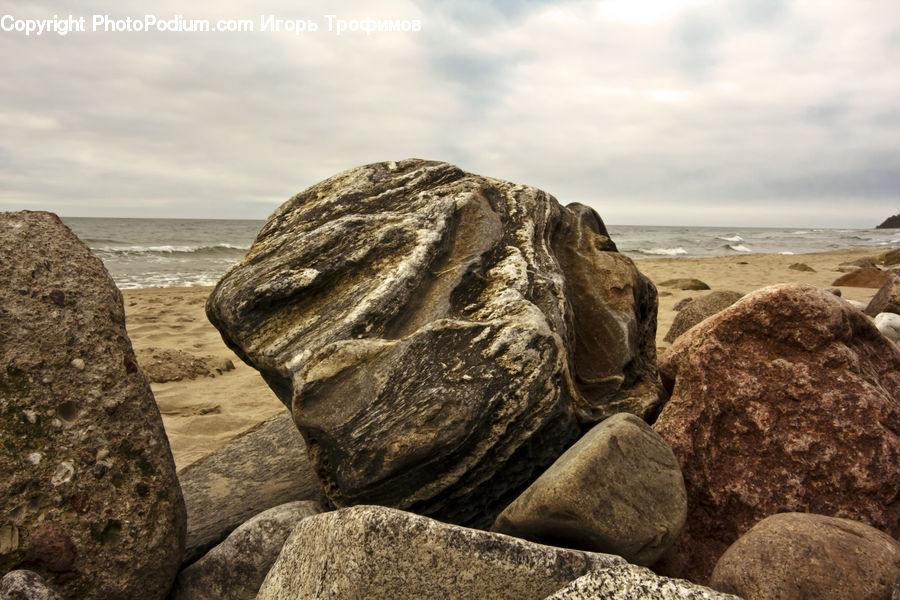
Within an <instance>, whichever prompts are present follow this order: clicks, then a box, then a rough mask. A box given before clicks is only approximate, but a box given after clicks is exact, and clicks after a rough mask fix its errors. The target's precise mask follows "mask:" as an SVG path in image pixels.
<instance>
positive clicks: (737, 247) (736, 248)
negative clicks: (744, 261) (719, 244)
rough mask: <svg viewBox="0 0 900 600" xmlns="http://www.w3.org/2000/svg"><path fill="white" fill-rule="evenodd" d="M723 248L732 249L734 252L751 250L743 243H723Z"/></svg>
mask: <svg viewBox="0 0 900 600" xmlns="http://www.w3.org/2000/svg"><path fill="white" fill-rule="evenodd" d="M723 248H725V249H726V250H733V251H735V252H753V250H751V249H750V248H748V247H747V246H745V245H743V244H733V245H732V244H725V245H724V246H723Z"/></svg>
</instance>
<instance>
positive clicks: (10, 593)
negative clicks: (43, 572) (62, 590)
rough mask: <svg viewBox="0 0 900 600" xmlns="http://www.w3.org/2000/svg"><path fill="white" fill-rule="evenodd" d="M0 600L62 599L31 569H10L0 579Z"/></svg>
mask: <svg viewBox="0 0 900 600" xmlns="http://www.w3.org/2000/svg"><path fill="white" fill-rule="evenodd" d="M0 600H62V599H61V597H60V595H59V594H57V593H56V592H54V591H53V590H51V589H50V588H48V587H47V583H46V582H45V581H44V580H43V579H41V576H40V575H38V574H37V573H34V572H32V571H23V570H19V571H10V572H9V573H7V574H6V575H4V576H3V579H0Z"/></svg>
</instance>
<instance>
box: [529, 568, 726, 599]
mask: <svg viewBox="0 0 900 600" xmlns="http://www.w3.org/2000/svg"><path fill="white" fill-rule="evenodd" d="M544 600H741V599H740V598H738V597H737V596H732V595H730V594H723V593H720V592H717V591H715V590H711V589H709V588H705V587H703V586H699V585H695V584H693V583H691V582H690V581H684V580H682V579H669V578H667V577H659V576H657V575H655V574H654V573H653V572H652V571H650V570H649V569H644V568H641V567H637V566H635V565H616V566H614V567H610V568H608V569H603V570H601V571H591V572H590V573H588V574H587V575H582V576H581V577H579V578H578V579H576V580H575V581H573V582H571V583H570V584H569V585H567V586H566V587H564V588H562V589H561V590H559V591H558V592H556V593H555V594H553V595H552V596H547V598H545V599H544Z"/></svg>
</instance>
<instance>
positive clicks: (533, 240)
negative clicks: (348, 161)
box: [207, 160, 659, 525]
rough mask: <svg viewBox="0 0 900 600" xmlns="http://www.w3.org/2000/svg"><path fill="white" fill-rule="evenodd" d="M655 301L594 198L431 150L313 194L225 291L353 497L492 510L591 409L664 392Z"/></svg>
mask: <svg viewBox="0 0 900 600" xmlns="http://www.w3.org/2000/svg"><path fill="white" fill-rule="evenodd" d="M655 311H656V290H655V288H654V287H653V284H652V283H651V282H650V281H649V280H648V279H647V278H645V277H643V276H642V275H641V274H640V273H639V272H638V271H637V269H636V268H635V266H634V264H633V263H632V262H631V261H630V260H629V259H627V258H626V257H624V256H622V255H620V254H618V253H617V252H616V249H615V245H614V244H613V243H612V241H610V239H609V237H608V235H607V232H606V230H605V228H604V226H603V223H602V222H601V220H600V218H599V217H598V216H597V215H596V213H594V212H593V211H592V210H590V209H588V208H586V207H583V206H578V205H575V206H571V207H568V208H562V207H561V206H560V205H559V204H558V203H557V202H556V200H555V199H554V198H553V197H551V196H549V195H548V194H546V193H544V192H542V191H540V190H537V189H534V188H530V187H526V186H522V185H516V184H513V183H509V182H505V181H499V180H496V179H490V178H486V177H480V176H477V175H471V174H468V173H464V172H463V171H461V170H459V169H458V168H457V167H454V166H452V165H448V164H445V163H437V162H427V161H422V160H406V161H401V162H396V163H394V162H391V163H378V164H373V165H368V166H365V167H360V168H357V169H353V170H350V171H346V172H343V173H340V174H338V175H335V176H334V177H332V178H330V179H328V180H325V181H323V182H321V183H319V184H317V185H314V186H313V187H311V188H309V189H308V190H306V191H304V192H302V193H300V194H299V195H297V196H295V197H294V198H292V199H291V200H289V201H288V202H287V203H285V204H284V205H283V206H282V207H281V208H279V209H278V210H277V211H275V213H274V214H273V215H272V216H271V217H270V219H269V221H268V223H267V224H266V225H265V227H263V229H262V231H261V232H260V233H259V236H258V237H257V239H256V241H255V242H254V244H253V246H252V247H251V248H250V250H249V251H248V253H247V255H246V256H245V257H244V259H243V261H242V262H241V263H239V264H238V265H236V266H234V267H233V268H231V269H230V270H229V271H228V272H227V273H226V274H225V275H224V276H223V278H222V279H221V280H220V281H219V284H218V285H217V286H216V289H215V290H214V291H213V293H212V294H211V295H210V298H209V301H208V303H207V313H208V315H209V318H210V320H211V321H212V322H213V324H214V325H215V326H216V327H217V328H218V329H219V330H220V331H221V332H222V336H223V338H224V339H225V341H226V343H228V345H229V346H230V347H232V348H233V349H234V350H235V351H236V352H237V353H238V355H239V356H241V358H243V359H244V360H246V361H247V362H248V363H250V364H251V365H253V366H255V367H256V368H257V369H259V370H260V372H261V373H262V375H263V377H264V378H265V379H266V381H267V382H268V383H269V385H270V386H271V387H272V389H273V390H274V391H275V392H276V394H277V395H278V396H279V397H280V398H281V400H282V401H283V402H284V403H285V404H286V405H287V406H289V407H291V409H292V411H293V416H294V421H295V423H296V424H297V426H298V428H299V429H300V431H301V433H302V434H303V436H304V437H305V438H306V441H307V444H308V448H309V453H310V457H311V459H312V461H313V464H314V465H315V467H316V470H317V472H318V474H319V476H320V478H321V479H322V482H323V484H324V488H325V491H326V493H327V495H328V497H329V498H330V499H331V500H332V501H333V502H334V503H335V504H336V505H338V506H348V505H353V504H359V503H373V504H382V505H387V506H395V507H399V508H404V509H409V510H412V511H414V512H419V513H423V514H430V515H435V516H437V517H438V518H441V519H443V520H447V521H451V522H456V523H479V524H482V525H489V524H490V522H491V520H492V518H493V517H494V516H495V515H496V513H497V512H499V510H500V508H502V506H503V505H505V504H506V503H507V502H508V501H509V500H511V499H512V497H514V495H515V493H516V492H517V491H519V490H521V489H522V488H523V487H524V486H525V485H526V484H527V483H528V482H529V481H531V480H532V479H533V478H534V477H535V476H536V475H537V474H538V473H539V472H540V471H541V470H543V468H545V467H547V466H549V465H550V464H551V463H552V462H553V460H555V459H556V457H557V456H559V455H560V454H561V453H562V451H563V450H564V449H565V447H566V446H568V445H569V444H571V443H572V442H573V441H574V440H575V439H577V438H578V436H579V435H580V432H581V428H582V426H584V425H586V424H590V423H593V422H595V421H597V420H600V419H602V418H604V417H605V416H608V415H609V414H612V413H615V412H620V411H629V412H634V413H636V414H638V415H641V416H644V415H646V414H650V413H653V412H654V411H655V410H656V409H657V406H658V402H659V394H658V392H659V390H658V387H657V381H658V377H657V373H656V366H655V361H654V356H655V344H654V335H655Z"/></svg>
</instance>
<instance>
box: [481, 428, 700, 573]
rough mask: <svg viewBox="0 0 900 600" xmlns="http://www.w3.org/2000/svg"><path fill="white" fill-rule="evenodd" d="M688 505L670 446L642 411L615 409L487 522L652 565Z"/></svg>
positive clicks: (497, 527) (497, 528) (537, 539)
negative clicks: (616, 411)
mask: <svg viewBox="0 0 900 600" xmlns="http://www.w3.org/2000/svg"><path fill="white" fill-rule="evenodd" d="M686 513H687V497H686V495H685V491H684V481H683V480H682V478H681V468H680V467H679V465H678V461H677V460H676V459H675V456H674V455H673V454H672V450H671V449H670V448H669V447H668V446H667V445H666V443H665V442H664V441H663V440H662V438H660V436H659V434H658V433H656V432H655V431H653V430H652V429H651V428H650V426H649V425H647V424H646V423H644V422H643V421H642V420H641V419H638V418H637V417H635V416H634V415H631V414H628V413H619V414H617V415H613V416H612V417H610V418H608V419H606V420H605V421H603V422H602V423H600V424H599V425H595V426H594V428H593V429H591V430H590V431H589V432H588V433H587V434H585V435H584V436H583V437H582V438H581V439H580V440H578V441H577V442H575V444H574V445H573V446H572V447H571V448H569V449H568V450H566V452H565V454H563V455H562V456H560V457H559V459H558V460H557V461H556V462H555V463H553V465H552V466H551V467H550V468H549V469H547V471H545V472H544V473H543V474H542V475H541V476H540V477H538V478H537V480H536V481H535V482H534V483H532V484H531V485H530V486H529V487H528V489H527V490H525V491H524V492H523V493H522V495H521V496H519V497H518V498H517V499H516V500H515V501H514V502H513V503H512V504H510V505H509V506H508V507H506V508H505V509H504V510H503V512H502V513H500V516H498V517H497V520H496V521H495V522H494V526H493V527H492V529H493V531H497V532H499V533H506V534H509V535H514V536H516V537H521V538H524V539H528V540H531V541H534V542H539V543H544V544H554V545H557V546H565V547H568V548H580V549H583V550H590V551H593V552H605V553H608V554H617V555H619V556H621V557H623V558H624V559H625V560H627V561H628V562H630V563H637V564H641V565H652V564H653V563H654V562H656V560H657V559H658V558H659V557H660V556H661V555H662V553H663V552H665V551H666V550H668V549H669V547H670V546H671V545H672V543H673V542H674V541H675V538H676V537H677V536H678V534H679V532H680V531H681V528H682V527H683V526H684V519H685V515H686Z"/></svg>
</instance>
